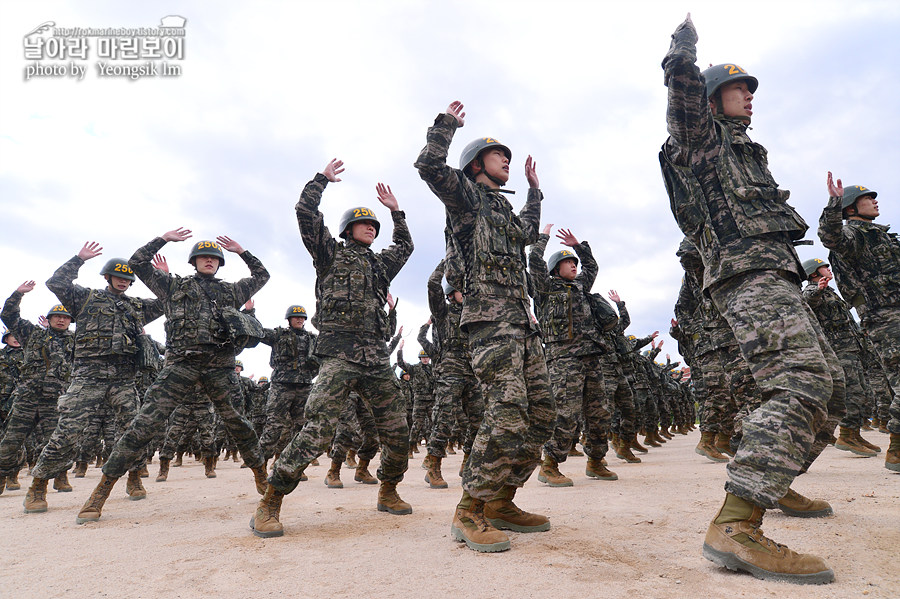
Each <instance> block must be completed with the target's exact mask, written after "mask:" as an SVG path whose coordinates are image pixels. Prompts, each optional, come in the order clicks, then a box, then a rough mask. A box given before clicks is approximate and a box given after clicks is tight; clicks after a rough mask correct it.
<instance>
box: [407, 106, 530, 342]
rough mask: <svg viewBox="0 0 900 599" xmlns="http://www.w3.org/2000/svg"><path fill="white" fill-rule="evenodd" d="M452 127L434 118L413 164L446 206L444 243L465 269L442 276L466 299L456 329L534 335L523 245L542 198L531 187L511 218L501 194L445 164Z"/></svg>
mask: <svg viewBox="0 0 900 599" xmlns="http://www.w3.org/2000/svg"><path fill="white" fill-rule="evenodd" d="M457 127H458V125H457V121H456V118H455V117H453V116H451V115H449V114H440V115H438V117H437V118H436V119H435V121H434V125H433V126H431V127H430V128H429V129H428V135H427V143H426V145H425V147H424V148H423V149H422V151H421V152H420V153H419V157H418V159H417V160H416V164H415V166H416V168H417V169H418V171H419V176H420V177H422V180H424V181H425V182H426V183H427V184H428V187H429V188H430V189H431V191H432V192H434V194H435V195H436V196H437V197H438V199H440V201H441V202H443V204H444V207H445V208H446V214H447V223H448V225H449V228H450V233H451V235H450V240H449V242H450V243H452V244H453V246H454V248H455V255H456V256H458V258H459V259H458V260H454V261H453V262H454V264H457V263H458V264H460V265H461V267H462V268H463V271H464V272H462V273H450V276H448V277H447V280H448V281H449V282H450V284H451V285H453V287H454V289H458V290H460V291H462V293H463V295H464V296H465V299H464V300H463V309H462V316H461V319H460V325H461V326H462V327H463V329H464V330H465V328H466V326H467V325H468V324H470V323H478V322H504V323H511V324H516V325H521V326H523V327H525V328H527V329H529V330H531V331H532V332H537V331H538V328H537V325H535V324H533V323H532V322H531V312H530V300H529V294H528V288H529V283H528V274H527V272H526V264H525V246H527V245H530V244H532V243H534V242H535V241H536V240H537V236H538V227H539V225H540V220H541V200H542V199H543V194H542V193H541V191H540V190H539V189H534V188H530V189H529V190H528V199H527V200H526V202H525V206H524V207H523V208H522V210H521V212H520V213H519V214H518V215H516V214H515V213H514V212H513V210H512V205H510V203H509V202H508V201H507V200H506V198H505V197H504V196H503V194H502V193H500V192H499V191H496V190H493V189H490V188H488V187H486V186H484V185H482V184H480V183H475V182H474V181H472V180H470V179H469V178H468V177H466V175H465V174H464V173H463V172H462V171H461V170H459V169H455V168H452V167H450V166H448V165H447V152H448V150H449V148H450V142H451V141H452V139H453V134H454V133H455V132H456V129H457Z"/></svg>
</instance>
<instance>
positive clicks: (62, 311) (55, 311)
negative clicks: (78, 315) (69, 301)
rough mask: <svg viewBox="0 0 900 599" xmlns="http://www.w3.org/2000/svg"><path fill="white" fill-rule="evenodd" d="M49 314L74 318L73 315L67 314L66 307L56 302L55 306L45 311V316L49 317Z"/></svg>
mask: <svg viewBox="0 0 900 599" xmlns="http://www.w3.org/2000/svg"><path fill="white" fill-rule="evenodd" d="M51 316H68V317H69V318H71V319H72V320H74V317H73V316H72V315H71V314H69V311H68V310H66V307H65V306H63V305H62V304H56V305H55V306H53V307H52V308H50V311H49V312H47V318H50V317H51Z"/></svg>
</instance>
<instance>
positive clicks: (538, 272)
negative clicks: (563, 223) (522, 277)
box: [528, 223, 553, 298]
mask: <svg viewBox="0 0 900 599" xmlns="http://www.w3.org/2000/svg"><path fill="white" fill-rule="evenodd" d="M552 227H553V224H552V223H551V224H547V225H544V229H543V231H541V233H540V234H539V235H538V238H537V241H535V242H534V243H533V244H532V245H531V251H529V252H528V272H529V274H530V275H531V282H532V284H533V285H534V287H535V290H536V291H537V293H538V296H539V297H541V298H543V296H544V295H546V293H547V292H548V291H549V290H550V272H549V271H548V270H547V262H546V261H545V260H544V252H546V251H547V242H548V241H550V229H551V228H552Z"/></svg>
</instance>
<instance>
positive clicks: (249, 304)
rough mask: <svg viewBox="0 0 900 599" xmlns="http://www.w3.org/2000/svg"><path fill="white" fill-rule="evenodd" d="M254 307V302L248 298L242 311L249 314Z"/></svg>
mask: <svg viewBox="0 0 900 599" xmlns="http://www.w3.org/2000/svg"><path fill="white" fill-rule="evenodd" d="M254 306H256V302H254V301H253V298H250V299H248V300H247V303H245V304H244V310H246V311H247V312H249V311H250V310H252V309H253V307H254Z"/></svg>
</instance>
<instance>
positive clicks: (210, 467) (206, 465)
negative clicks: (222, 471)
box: [203, 456, 217, 478]
mask: <svg viewBox="0 0 900 599" xmlns="http://www.w3.org/2000/svg"><path fill="white" fill-rule="evenodd" d="M216 460H217V458H216V457H214V456H212V457H208V458H203V473H204V474H205V475H206V478H215V477H216Z"/></svg>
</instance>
